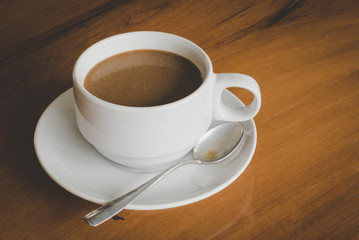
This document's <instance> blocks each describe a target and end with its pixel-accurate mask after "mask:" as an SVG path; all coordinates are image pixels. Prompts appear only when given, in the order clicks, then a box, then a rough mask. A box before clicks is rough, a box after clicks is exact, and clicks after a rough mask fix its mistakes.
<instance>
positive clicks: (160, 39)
mask: <svg viewBox="0 0 359 240" xmlns="http://www.w3.org/2000/svg"><path fill="white" fill-rule="evenodd" d="M135 49H157V50H164V51H169V52H173V53H176V54H179V55H182V56H184V57H186V58H187V59H189V60H190V61H192V62H193V63H194V64H195V65H196V66H197V67H198V68H199V70H200V71H201V73H202V76H203V79H204V80H203V83H202V84H201V86H200V87H199V88H198V89H197V90H196V91H195V92H193V93H192V94H190V95H189V96H187V97H185V98H183V99H181V100H179V101H176V102H173V103H170V104H165V105H160V106H154V107H128V106H121V105H116V104H112V103H109V102H106V101H103V100H101V99H99V98H97V97H95V96H94V95H92V94H90V93H89V92H88V91H87V90H86V89H85V88H84V86H83V82H84V79H85V76H86V74H87V73H88V71H89V70H90V69H91V68H92V67H93V66H94V65H95V64H97V63H98V62H100V61H102V60H104V59H106V58H108V57H110V56H112V55H115V54H118V53H121V52H125V51H130V50H135ZM73 79H74V81H73V85H74V93H75V101H76V107H75V110H76V118H77V124H78V127H79V129H80V132H81V133H82V135H83V136H84V137H85V138H86V139H87V140H88V141H89V142H90V143H91V144H92V145H93V146H95V148H96V149H97V150H98V151H99V152H100V153H102V154H103V155H104V156H106V157H107V158H109V159H111V160H113V161H115V162H117V163H120V164H122V165H124V166H127V167H130V168H135V169H144V170H151V169H161V168H164V167H166V166H168V165H169V164H172V161H174V160H176V159H178V158H179V157H182V156H184V155H185V154H186V153H188V152H189V151H190V150H191V149H192V148H193V146H194V145H195V143H196V141H197V140H198V139H199V138H200V137H201V136H202V135H203V134H204V133H205V132H206V131H207V130H208V127H209V126H210V124H211V121H212V119H216V120H224V121H245V120H249V119H251V118H253V117H254V116H255V115H256V114H257V112H258V111H259V108H260V105H261V96H260V90H259V87H258V84H257V82H256V81H255V80H254V79H253V78H251V77H249V76H247V75H242V74H234V73H231V74H230V73H226V74H214V73H213V70H212V64H211V61H210V59H209V57H208V56H207V54H206V53H205V52H204V51H203V50H202V49H201V48H200V47H198V46H197V45H195V44H194V43H192V42H191V41H189V40H187V39H184V38H182V37H179V36H176V35H172V34H168V33H161V32H131V33H125V34H120V35H116V36H113V37H109V38H107V39H104V40H102V41H100V42H98V43H96V44H94V45H92V46H91V47H89V48H88V49H87V50H86V51H85V52H84V53H83V54H82V55H81V56H80V57H79V59H78V60H77V62H76V64H75V67H74V72H73ZM228 87H240V88H245V89H247V90H249V91H251V92H252V93H253V95H254V100H253V102H252V103H251V104H250V105H249V106H246V107H241V108H231V107H228V106H225V105H224V104H223V103H222V102H221V95H222V92H223V90H224V89H226V88H228Z"/></svg>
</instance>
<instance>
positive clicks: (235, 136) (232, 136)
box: [83, 122, 244, 227]
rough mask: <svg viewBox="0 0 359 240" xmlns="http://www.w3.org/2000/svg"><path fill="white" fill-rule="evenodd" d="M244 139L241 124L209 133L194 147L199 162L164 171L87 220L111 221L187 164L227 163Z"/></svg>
mask: <svg viewBox="0 0 359 240" xmlns="http://www.w3.org/2000/svg"><path fill="white" fill-rule="evenodd" d="M243 136H244V127H243V125H242V124H241V123H239V122H238V123H235V122H233V123H223V124H221V125H218V126H216V127H214V128H212V129H211V130H209V131H208V132H206V133H205V134H204V135H203V136H202V137H201V138H200V139H199V141H198V142H197V144H196V145H195V146H194V148H193V156H194V158H195V159H193V160H187V161H183V162H179V163H177V164H175V165H174V166H172V167H169V168H167V169H166V170H164V171H162V172H161V173H160V174H158V175H157V176H156V177H154V178H152V179H151V180H149V181H148V182H146V183H144V184H142V185H141V186H139V187H138V188H136V189H134V190H132V191H130V192H128V193H127V194H125V195H123V196H121V197H119V198H116V199H115V200H113V201H111V202H109V203H107V204H105V205H103V206H101V207H99V208H97V209H95V210H93V211H92V212H90V213H88V214H86V215H85V216H84V217H83V219H84V220H85V221H86V222H87V223H88V224H90V225H91V226H94V227H95V226H98V225H100V224H101V223H103V222H105V221H106V220H108V219H110V218H111V217H113V216H114V215H116V214H117V213H118V212H120V211H121V210H122V209H124V208H125V207H126V206H127V205H129V204H130V203H131V202H132V201H134V200H135V199H136V198H137V197H139V196H140V195H142V194H143V193H144V192H146V191H147V190H148V189H150V188H151V187H152V186H154V185H155V184H156V183H157V182H159V181H160V180H161V179H163V178H164V177H165V176H166V175H167V174H169V173H170V172H172V171H173V170H175V169H177V168H179V167H181V166H183V165H186V164H211V163H212V164H213V163H218V162H221V161H223V160H225V159H226V158H227V157H228V156H230V155H231V154H232V153H233V152H234V151H235V150H236V149H237V147H238V146H239V145H240V143H241V141H242V139H243Z"/></svg>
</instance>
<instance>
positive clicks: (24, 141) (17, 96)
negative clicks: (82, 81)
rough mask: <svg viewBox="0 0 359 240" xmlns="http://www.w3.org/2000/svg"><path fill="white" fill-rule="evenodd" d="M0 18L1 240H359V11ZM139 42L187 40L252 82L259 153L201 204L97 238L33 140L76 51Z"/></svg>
mask: <svg viewBox="0 0 359 240" xmlns="http://www.w3.org/2000/svg"><path fill="white" fill-rule="evenodd" d="M0 10H1V14H0V22H1V23H2V24H1V25H0V32H1V37H0V107H1V118H0V126H1V130H0V134H1V138H0V160H1V161H0V164H1V165H0V186H1V195H0V196H1V197H0V199H1V202H0V210H1V220H0V239H346V240H347V239H359V177H358V176H359V107H358V104H359V68H358V63H359V2H358V1H357V0H352V1H350V0H345V1H334V0H333V1H324V0H318V1H304V0H303V1H301V0H294V1H289V0H279V1H274V0H270V1H250V0H240V1H230V0H225V1H217V0H216V1H160V0H156V1H146V0H134V1H111V0H99V1H94V0H91V1H88V0H86V1H85V0H78V1H63V0H53V1H40V0H34V1H26V0H18V1H9V0H5V1H1V2H0ZM138 30H154V31H163V32H170V33H174V34H177V35H180V36H183V37H185V38H188V39H190V40H192V41H193V42H195V43H197V44H198V45H199V46H201V47H202V48H203V49H204V50H205V51H206V52H207V53H208V55H209V56H210V58H211V59H212V61H213V65H214V71H215V72H217V73H220V72H239V73H244V74H248V75H251V76H252V77H254V78H255V79H256V80H257V81H258V83H259V85H260V87H261V92H262V99H263V100H262V107H261V110H260V112H259V114H258V115H257V116H256V117H255V122H256V125H257V130H258V143H257V148H256V152H255V154H254V157H253V159H252V161H251V163H250V165H249V166H248V168H247V169H246V170H245V172H244V173H243V174H242V175H241V176H240V177H239V178H238V179H237V180H236V181H234V182H233V183H232V184H231V185H229V186H228V187H227V188H225V189H224V190H223V191H221V192H219V193H217V194H215V195H213V196H211V197H209V198H207V199H204V200H202V201H199V202H196V203H193V204H189V205H186V206H182V207H177V208H172V209H166V210H153V211H136V210H124V211H123V212H122V213H121V214H120V216H121V217H123V218H124V220H117V221H115V220H110V221H108V222H106V223H105V224H103V225H100V226H98V227H96V228H93V227H90V226H89V225H87V224H86V223H85V222H84V221H83V220H82V219H81V218H82V216H83V215H84V214H86V213H88V212H89V211H90V210H93V209H94V208H96V207H97V206H98V205H96V204H94V203H91V202H88V201H86V200H83V199H81V198H78V197H76V196H74V195H72V194H71V193H69V192H67V191H66V190H64V189H63V188H61V187H60V186H59V185H57V184H56V183H55V182H54V181H53V180H52V179H51V178H50V177H49V176H47V174H46V173H45V171H44V170H43V169H42V168H41V166H40V164H39V162H38V160H37V157H36V154H35V151H34V147H33V135H34V130H35V127H36V124H37V121H38V119H39V117H40V115H41V114H42V112H43V111H44V110H45V108H46V107H47V106H48V105H49V104H50V103H51V102H52V101H53V100H54V99H55V98H56V97H57V96H58V95H60V94H61V93H63V92H64V91H65V90H67V89H69V88H71V86H72V76H71V75H72V68H73V65H74V63H75V61H76V59H77V58H78V56H79V55H80V54H81V52H82V51H84V50H85V49H86V48H87V47H88V46H90V45H91V44H93V43H95V42H97V41H99V40H101V39H103V38H105V37H108V36H111V35H115V34H119V33H123V32H129V31H138ZM232 91H233V92H234V93H235V94H236V95H237V96H239V97H240V98H241V99H243V101H244V102H245V103H247V104H248V103H249V102H250V101H251V98H252V96H251V95H250V94H249V93H248V92H246V91H244V90H238V89H232Z"/></svg>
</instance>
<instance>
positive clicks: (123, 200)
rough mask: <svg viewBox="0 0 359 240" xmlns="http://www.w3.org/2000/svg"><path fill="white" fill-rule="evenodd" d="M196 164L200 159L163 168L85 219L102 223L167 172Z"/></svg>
mask: <svg viewBox="0 0 359 240" xmlns="http://www.w3.org/2000/svg"><path fill="white" fill-rule="evenodd" d="M191 163H192V164H196V163H201V162H200V161H199V160H188V161H184V162H179V163H177V164H175V165H173V166H171V167H169V168H167V169H165V170H163V171H162V172H161V173H160V174H158V175H157V176H155V177H154V178H152V179H150V180H149V181H148V182H146V183H144V184H142V185H141V186H139V187H137V188H136V189H134V190H132V191H130V192H128V193H126V194H125V195H123V196H121V197H119V198H116V199H115V200H112V201H111V202H108V203H107V204H105V205H103V206H101V207H99V208H97V209H95V210H93V211H92V212H89V213H88V214H86V215H85V216H84V217H83V219H84V220H85V221H86V222H87V223H88V224H90V225H91V226H93V227H96V226H98V225H100V224H101V223H103V222H105V221H106V220H108V219H110V218H111V217H113V216H115V215H116V214H117V213H119V212H120V211H121V210H122V209H124V208H125V207H126V206H127V205H129V204H130V203H131V202H132V201H134V200H135V199H136V198H138V197H139V196H140V195H142V194H143V193H144V192H146V191H147V190H148V189H150V188H151V187H152V186H154V185H155V184H156V183H158V182H159V181H160V180H161V179H163V178H164V177H165V176H166V175H167V174H169V173H170V172H172V171H173V170H175V169H177V168H179V167H181V166H183V165H186V164H191Z"/></svg>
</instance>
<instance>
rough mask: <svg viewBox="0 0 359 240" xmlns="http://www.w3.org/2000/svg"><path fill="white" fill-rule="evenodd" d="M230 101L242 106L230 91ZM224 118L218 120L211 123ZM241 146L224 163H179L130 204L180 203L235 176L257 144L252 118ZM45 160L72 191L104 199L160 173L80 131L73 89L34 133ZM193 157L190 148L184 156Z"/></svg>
mask: <svg viewBox="0 0 359 240" xmlns="http://www.w3.org/2000/svg"><path fill="white" fill-rule="evenodd" d="M223 100H224V102H225V103H226V104H227V105H229V106H237V107H238V106H243V104H242V103H241V102H240V101H239V100H238V99H237V98H236V97H234V96H233V95H232V94H231V93H230V92H228V91H225V93H224V94H223ZM217 124H219V122H213V123H212V126H214V125H217ZM243 125H244V126H245V132H246V133H245V139H244V142H243V144H242V146H241V147H240V148H239V149H238V150H237V152H235V153H234V154H233V155H232V156H231V157H230V158H231V159H229V160H230V161H228V162H225V163H224V164H222V165H205V166H203V165H201V166H197V165H187V166H183V167H181V168H179V169H177V170H176V171H175V172H173V173H171V174H170V175H168V176H167V177H166V178H165V179H163V180H162V181H161V182H159V183H158V184H157V185H156V186H154V187H153V188H152V189H150V190H149V191H148V192H146V193H144V194H143V195H142V196H140V197H139V198H138V199H136V201H134V202H133V203H132V204H131V205H129V206H128V207H127V209H136V210H152V209H165V208H172V207H178V206H182V205H186V204H189V203H193V202H196V201H199V200H202V199H204V198H207V197H209V196H211V195H213V194H215V193H217V192H219V191H221V190H222V189H224V188H225V187H227V186H228V185H229V184H231V183H232V182H233V181H234V180H236V179H237V178H238V177H239V176H240V175H241V173H242V172H243V171H244V170H245V169H246V167H247V166H248V164H249V162H250V161H251V159H252V156H253V154H254V150H255V147H256V141H257V133H256V127H255V124H254V121H253V120H249V121H246V122H243ZM34 144H35V150H36V154H37V157H38V159H39V162H40V164H41V165H42V167H43V168H44V170H45V171H46V172H47V174H48V175H49V176H50V177H51V178H52V179H53V180H54V181H55V182H57V183H58V184H59V185H60V186H61V187H63V188H64V189H66V190H67V191H69V192H71V193H73V194H75V195H77V196H79V197H81V198H83V199H86V200H88V201H91V202H94V203H99V204H104V203H106V202H108V201H110V200H113V199H114V198H116V197H118V196H120V195H123V194H125V193H127V192H128V191H130V190H132V189H134V188H135V187H137V186H139V185H141V184H142V183H144V182H146V181H147V180H149V179H150V178H152V177H153V176H155V175H156V174H157V173H139V172H132V171H130V170H129V169H125V168H124V167H121V166H120V165H118V164H116V163H114V162H111V161H110V160H107V159H106V158H104V157H103V156H102V155H100V154H99V153H98V152H97V151H96V150H95V149H94V148H93V147H92V145H90V144H89V143H88V142H87V141H86V140H85V139H84V138H83V137H82V135H81V134H80V132H79V130H78V128H77V125H76V120H75V113H74V97H73V91H72V89H69V90H67V91H66V92H65V93H63V94H61V95H60V96H59V97H58V98H56V99H55V100H54V101H53V102H52V103H51V104H50V105H49V106H48V107H47V109H46V110H45V111H44V113H43V114H42V116H41V118H40V120H39V122H38V124H37V127H36V130H35V136H34ZM190 157H192V156H191V154H187V155H186V156H185V157H184V158H190Z"/></svg>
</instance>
